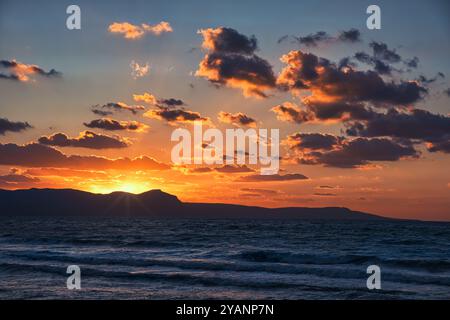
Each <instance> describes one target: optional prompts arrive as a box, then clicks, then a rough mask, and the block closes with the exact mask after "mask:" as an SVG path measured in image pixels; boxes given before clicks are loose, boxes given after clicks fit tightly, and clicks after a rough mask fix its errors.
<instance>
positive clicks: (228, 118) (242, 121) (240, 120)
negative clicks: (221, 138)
mask: <svg viewBox="0 0 450 320" xmlns="http://www.w3.org/2000/svg"><path fill="white" fill-rule="evenodd" d="M217 118H218V119H219V121H220V122H223V123H230V124H233V125H236V126H241V125H242V126H248V127H252V128H255V127H256V120H255V119H253V118H251V117H249V116H247V115H246V114H244V113H242V112H237V113H230V112H225V111H220V112H219V115H218V117H217Z"/></svg>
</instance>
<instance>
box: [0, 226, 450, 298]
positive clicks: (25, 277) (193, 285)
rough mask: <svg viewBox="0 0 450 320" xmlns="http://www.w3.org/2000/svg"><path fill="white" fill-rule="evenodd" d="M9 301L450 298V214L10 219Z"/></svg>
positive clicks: (3, 290) (1, 242)
mask: <svg viewBox="0 0 450 320" xmlns="http://www.w3.org/2000/svg"><path fill="white" fill-rule="evenodd" d="M71 265H76V266H78V267H79V270H80V278H79V279H80V282H79V284H80V289H72V290H71V289H68V287H67V279H68V277H70V276H71V273H67V271H68V267H69V266H71ZM373 265H375V266H378V267H379V284H380V289H376V288H375V289H369V288H368V287H367V279H368V278H369V277H370V276H371V275H372V273H370V272H369V273H368V271H367V269H368V267H369V266H373ZM69 271H70V270H69ZM0 299H288V300H291V299H450V224H449V223H438V222H414V221H325V220H310V221H306V220H214V219H211V220H200V219H190V220H188V219H186V220H183V219H181V220H180V219H178V220H155V219H141V218H140V219H136V218H96V219H94V218H92V219H75V218H37V217H34V218H30V217H28V218H27V217H22V218H8V217H3V218H0Z"/></svg>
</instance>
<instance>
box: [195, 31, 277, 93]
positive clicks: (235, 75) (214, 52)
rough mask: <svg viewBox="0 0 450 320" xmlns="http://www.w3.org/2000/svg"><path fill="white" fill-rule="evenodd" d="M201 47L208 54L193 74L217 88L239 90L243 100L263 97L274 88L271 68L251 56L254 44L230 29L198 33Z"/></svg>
mask: <svg viewBox="0 0 450 320" xmlns="http://www.w3.org/2000/svg"><path fill="white" fill-rule="evenodd" d="M198 33H199V34H201V35H202V36H203V43H202V47H203V48H204V49H206V50H208V53H207V54H206V55H205V56H204V58H203V60H202V61H201V62H200V64H199V68H198V70H197V71H196V72H195V75H196V76H197V77H203V78H206V79H207V80H209V81H210V82H212V83H214V84H215V85H217V86H222V85H226V86H228V87H231V88H237V89H241V90H242V91H243V93H244V96H246V97H250V96H253V97H259V98H264V97H267V94H266V93H265V91H266V90H268V89H272V88H274V87H275V75H274V73H273V70H272V66H271V65H270V64H269V63H268V62H267V61H266V60H264V59H262V58H261V57H259V56H257V55H256V54H255V50H256V49H257V41H256V38H255V37H254V36H252V37H247V36H245V35H243V34H240V33H239V32H237V31H236V30H234V29H231V28H225V27H219V28H216V29H204V30H199V31H198Z"/></svg>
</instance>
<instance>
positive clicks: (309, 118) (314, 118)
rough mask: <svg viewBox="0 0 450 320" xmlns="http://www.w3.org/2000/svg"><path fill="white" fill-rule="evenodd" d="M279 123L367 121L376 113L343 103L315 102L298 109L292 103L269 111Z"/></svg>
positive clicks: (352, 104)
mask: <svg viewBox="0 0 450 320" xmlns="http://www.w3.org/2000/svg"><path fill="white" fill-rule="evenodd" d="M271 111H273V112H274V113H276V115H277V118H278V119H279V120H281V121H289V122H296V123H298V124H301V123H305V122H325V121H330V120H331V121H333V120H339V121H349V120H368V119H371V118H372V117H373V116H375V115H376V114H377V113H376V112H375V111H373V109H372V108H370V107H366V106H364V105H363V104H359V103H345V102H315V103H313V104H310V105H306V109H300V108H299V107H297V106H296V105H294V104H292V103H286V102H285V103H284V104H281V105H278V106H275V107H273V108H272V109H271Z"/></svg>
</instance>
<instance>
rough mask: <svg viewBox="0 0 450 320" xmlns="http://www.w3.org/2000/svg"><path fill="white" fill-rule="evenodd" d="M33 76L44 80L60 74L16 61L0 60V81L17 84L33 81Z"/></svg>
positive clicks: (53, 70)
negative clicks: (11, 81)
mask: <svg viewBox="0 0 450 320" xmlns="http://www.w3.org/2000/svg"><path fill="white" fill-rule="evenodd" d="M33 75H38V76H42V77H46V78H57V77H60V76H61V75H62V74H61V72H59V71H56V70H55V69H51V70H50V71H45V70H44V69H42V68H41V67H39V66H37V65H34V64H25V63H22V62H19V61H17V60H0V79H7V80H13V81H19V82H29V81H34V79H33V78H32V76H33Z"/></svg>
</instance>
